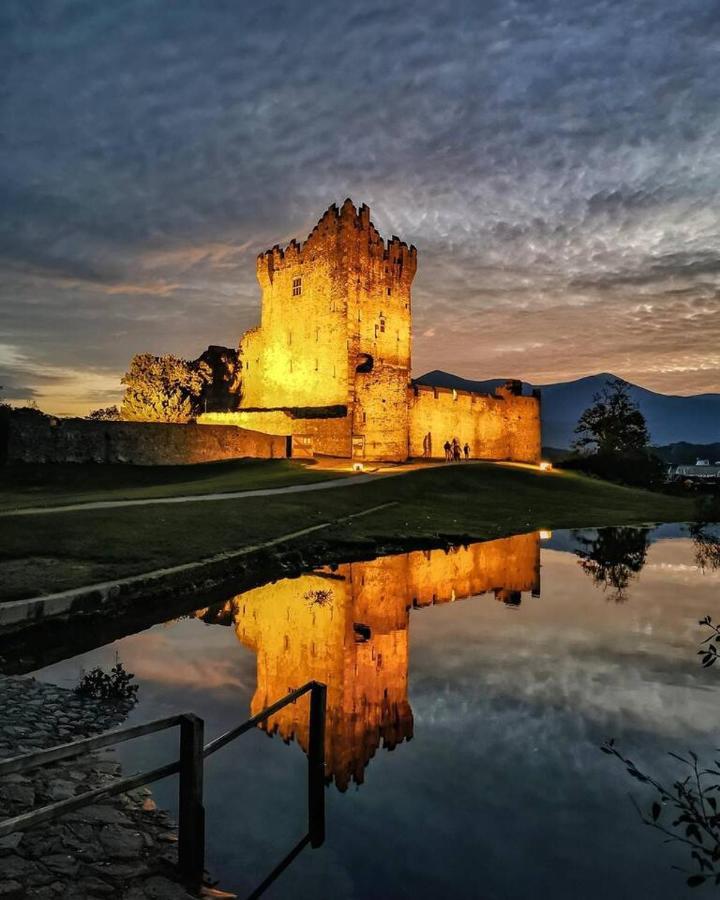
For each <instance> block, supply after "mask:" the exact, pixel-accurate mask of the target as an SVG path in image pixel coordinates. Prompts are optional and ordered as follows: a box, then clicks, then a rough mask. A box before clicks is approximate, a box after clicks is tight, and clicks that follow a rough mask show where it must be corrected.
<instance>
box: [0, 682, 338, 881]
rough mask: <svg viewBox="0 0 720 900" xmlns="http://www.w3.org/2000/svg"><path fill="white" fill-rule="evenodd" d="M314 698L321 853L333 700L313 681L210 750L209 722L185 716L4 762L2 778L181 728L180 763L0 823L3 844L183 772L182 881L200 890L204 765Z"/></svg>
mask: <svg viewBox="0 0 720 900" xmlns="http://www.w3.org/2000/svg"><path fill="white" fill-rule="evenodd" d="M308 692H309V693H310V740H309V745H308V837H307V839H308V840H309V842H310V845H311V846H312V847H319V846H321V844H322V843H323V841H324V840H325V707H326V699H327V688H326V686H325V685H324V684H322V683H321V682H319V681H308V682H307V684H304V685H303V686H302V687H300V688H298V689H297V690H295V691H291V692H290V693H289V694H287V695H286V696H285V697H282V698H281V699H280V700H278V701H277V702H276V703H273V704H272V705H271V706H268V707H266V708H265V709H263V710H262V711H261V712H259V713H258V714H257V715H255V716H253V717H252V718H251V719H248V720H247V721H246V722H243V723H242V724H241V725H238V726H237V727H236V728H233V729H231V730H230V731H227V732H225V733H224V734H221V735H220V736H219V737H217V738H215V739H214V740H212V741H210V742H209V743H207V744H205V745H203V733H204V722H203V720H202V719H200V718H199V717H198V716H196V715H193V714H192V713H182V714H180V715H175V716H169V717H166V718H164V719H156V720H155V721H153V722H145V723H143V724H142V725H133V726H131V727H129V728H115V729H113V730H111V731H106V732H104V733H103V734H99V735H96V736H94V737H89V738H82V739H81V740H78V741H72V742H70V743H68V744H60V745H58V746H57V747H50V748H49V749H47V750H39V751H33V752H31V753H24V754H21V755H20V756H13V757H10V759H6V760H2V761H0V777H2V776H4V775H10V774H13V773H17V772H24V771H27V770H29V769H34V768H37V766H41V765H46V764H48V763H52V762H58V761H59V760H62V759H68V758H70V757H73V756H79V755H80V754H82V753H89V752H91V751H93V750H99V749H102V748H103V747H108V746H111V745H113V744H120V743H123V742H124V741H129V740H132V739H133V738H136V737H142V736H143V735H146V734H153V733H156V732H158V731H164V730H166V729H168V728H174V727H176V726H178V725H179V726H180V758H179V759H178V760H176V761H175V762H172V763H168V764H167V765H165V766H161V767H159V768H157V769H152V770H150V771H148V772H141V773H139V774H137V775H130V776H128V777H127V778H121V779H120V780H119V781H113V782H110V783H109V784H105V785H102V786H101V787H97V788H94V789H93V790H90V791H85V792H84V793H82V794H78V795H76V796H75V797H70V798H69V799H67V800H60V801H58V802H57V803H51V804H48V805H47V806H43V807H41V808H40V809H36V810H33V811H32V812H27V813H22V814H21V815H19V816H14V817H13V818H12V819H5V820H4V821H2V822H0V838H2V837H5V836H6V835H8V834H12V833H13V832H15V831H21V830H26V829H28V828H32V827H33V826H35V825H40V824H41V823H43V822H49V821H51V820H52V819H56V818H58V817H59V816H61V815H64V814H65V813H68V812H71V811H72V810H75V809H80V808H82V807H83V806H87V805H88V804H89V803H92V802H93V801H94V800H97V799H98V798H99V797H111V796H114V795H115V794H121V793H125V792H126V791H129V790H133V789H134V788H137V787H141V786H142V785H146V784H152V783H153V782H155V781H159V780H160V779H161V778H166V777H167V776H168V775H174V774H176V773H177V772H179V773H180V788H179V815H178V865H179V868H180V871H181V873H182V875H183V876H184V877H185V878H186V879H187V880H188V881H189V882H191V883H193V884H197V885H199V884H200V883H201V881H202V877H203V873H204V866H205V809H204V807H203V760H204V759H205V757H207V756H210V754H212V753H215V752H216V751H217V750H219V749H220V748H221V747H224V746H225V745H226V744H228V743H230V741H233V740H235V738H237V737H240V735H241V734H245V732H246V731H250V730H251V729H253V728H255V727H256V726H257V725H258V724H259V723H260V722H263V721H265V720H266V719H268V718H270V716H272V715H274V714H275V713H276V712H278V711H279V710H280V709H282V708H283V707H284V706H287V705H288V704H290V703H294V702H295V701H296V700H298V699H299V698H300V697H302V696H303V695H304V694H307V693H308ZM304 840H305V839H304Z"/></svg>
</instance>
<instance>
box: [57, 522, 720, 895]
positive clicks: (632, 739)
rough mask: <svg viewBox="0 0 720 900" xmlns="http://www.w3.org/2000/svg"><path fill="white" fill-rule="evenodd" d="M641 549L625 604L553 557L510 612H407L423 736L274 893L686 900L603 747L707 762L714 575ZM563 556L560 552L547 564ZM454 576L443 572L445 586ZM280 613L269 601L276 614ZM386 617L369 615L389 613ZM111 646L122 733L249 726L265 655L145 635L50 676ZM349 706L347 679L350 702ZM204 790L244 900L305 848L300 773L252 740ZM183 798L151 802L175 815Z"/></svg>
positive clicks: (127, 755) (665, 542) (168, 747)
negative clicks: (705, 652)
mask: <svg viewBox="0 0 720 900" xmlns="http://www.w3.org/2000/svg"><path fill="white" fill-rule="evenodd" d="M652 537H659V538H660V540H657V541H656V542H654V543H652V544H651V546H650V548H649V550H648V554H647V560H646V564H645V566H644V568H643V570H642V573H641V575H640V577H639V578H637V579H635V580H632V581H631V583H630V585H629V588H628V591H627V599H626V600H625V602H623V603H616V602H613V600H612V599H611V598H610V597H609V595H608V593H607V592H603V591H602V590H601V589H600V588H599V587H597V586H595V585H594V584H593V581H592V579H591V578H589V577H588V576H587V575H586V574H585V573H584V572H583V571H582V569H581V568H580V566H579V565H578V559H577V557H576V556H574V555H572V554H571V553H568V552H565V551H564V550H562V549H552V548H550V547H548V543H547V542H543V550H542V558H541V561H542V573H541V574H542V595H541V596H540V597H531V596H530V594H529V593H527V592H526V593H523V595H522V604H521V605H520V606H519V607H517V608H512V607H509V606H507V605H505V604H504V603H501V602H496V600H495V599H494V596H493V594H492V593H489V594H483V595H482V596H478V597H475V598H473V599H468V600H463V601H462V602H457V603H445V604H438V605H435V606H432V607H429V608H425V609H418V610H413V611H411V612H410V614H409V625H408V633H409V652H408V657H409V681H408V699H409V702H410V706H411V707H412V714H413V718H414V725H413V731H414V737H413V739H412V740H411V741H409V742H404V743H401V744H399V745H398V746H397V747H396V749H395V750H394V751H393V752H385V751H383V750H378V751H377V753H375V755H374V757H373V758H372V759H371V760H370V762H369V765H368V767H367V769H366V771H365V773H364V774H365V783H364V784H363V785H362V786H360V787H358V788H357V789H356V788H355V787H354V786H351V787H350V789H349V790H348V791H347V792H346V793H340V792H339V791H337V790H335V789H334V788H331V789H329V790H328V792H327V801H328V809H327V819H328V839H327V842H326V844H325V846H324V847H323V848H322V849H321V850H318V851H309V850H306V851H305V852H304V853H303V854H301V856H300V857H299V858H298V859H297V860H296V861H295V862H294V863H293V866H292V868H291V869H290V870H289V871H288V872H287V873H286V874H285V875H284V876H283V877H282V878H281V879H280V881H279V882H278V883H277V884H276V885H275V887H274V888H272V889H271V890H270V892H269V893H268V896H269V897H278V898H280V897H288V896H292V897H293V898H295V897H297V898H304V897H308V898H309V897H314V898H317V897H332V898H353V900H360V898H362V900H365V898H376V897H377V898H395V897H439V896H443V897H444V896H454V897H462V898H465V897H467V898H471V897H472V898H477V897H482V898H515V897H529V896H534V895H535V894H536V893H538V892H540V891H541V890H542V891H543V892H544V893H547V894H548V896H552V897H553V898H557V897H568V898H569V897H573V898H579V897H582V898H595V897H597V898H600V897H602V898H605V897H608V896H615V897H630V896H653V897H660V898H665V897H667V898H677V897H682V896H684V881H683V877H682V875H680V874H679V873H674V872H672V871H671V869H670V865H671V864H672V863H673V862H674V863H677V864H681V865H682V864H685V862H686V861H685V857H684V855H683V852H682V851H680V850H676V849H673V848H668V847H666V846H664V845H663V843H662V839H661V836H660V835H657V834H655V833H654V832H652V831H651V830H650V829H647V828H644V827H642V826H641V825H640V824H639V822H638V821H637V818H636V814H635V812H634V810H633V809H632V807H631V806H630V804H629V802H628V799H627V792H628V790H635V791H636V790H637V788H636V786H635V785H634V783H631V782H630V780H629V779H628V778H627V777H626V775H625V773H624V770H623V769H622V767H621V766H620V765H619V763H616V762H615V761H613V760H609V759H608V758H607V757H605V756H603V755H602V754H601V753H599V751H598V745H599V744H600V743H601V742H602V741H603V740H604V739H605V738H606V737H609V736H615V737H616V738H617V739H619V740H620V741H621V744H622V747H623V749H625V750H626V752H627V753H628V754H629V755H630V756H631V757H633V758H634V759H635V760H636V761H637V762H638V763H639V764H641V765H642V766H644V767H647V768H650V769H652V770H653V771H654V772H658V773H660V774H663V773H664V774H670V773H673V772H674V771H675V770H674V769H673V768H672V767H671V766H669V764H668V760H667V757H666V756H665V753H666V751H667V750H676V751H681V750H684V749H686V748H687V747H688V746H692V747H693V749H695V750H697V751H698V752H699V753H701V755H702V754H703V753H705V755H706V756H707V755H708V754H709V753H710V752H711V751H712V749H713V748H714V747H715V746H716V745H717V741H718V738H717V724H716V710H717V694H716V691H717V686H718V678H720V673H719V672H716V671H715V670H709V671H707V670H703V669H701V668H700V666H699V663H698V659H697V657H696V655H695V649H696V645H697V642H698V640H699V638H700V636H701V629H700V628H699V627H698V625H697V620H698V619H699V618H701V617H702V616H704V615H705V614H706V613H710V614H713V612H715V614H716V615H717V609H716V608H717V598H718V586H719V585H720V573H705V574H704V575H703V574H701V573H700V572H699V571H698V569H697V568H696V567H695V566H694V565H693V548H692V544H691V542H690V541H689V540H687V539H685V538H680V539H668V536H667V535H666V534H660V535H658V534H657V533H656V534H654V535H652ZM572 540H573V539H572V538H571V537H570V536H569V535H567V534H562V533H558V534H556V535H554V536H553V538H552V547H569V546H570V544H571V541H572ZM461 562H462V560H461V561H460V563H461ZM446 563H447V560H445V561H442V565H441V566H440V568H439V569H437V568H436V571H442V572H443V575H442V578H447V577H448V576H447V574H446V569H445V566H446ZM498 564H499V563H498ZM518 565H523V563H522V560H520V562H519V563H518ZM360 571H361V570H360V569H359V568H357V567H356V569H355V570H354V573H353V575H352V579H353V580H354V583H356V584H359V582H358V581H357V578H358V574H359V573H360ZM363 571H364V572H365V573H368V572H370V570H363ZM372 571H373V572H374V573H375V576H374V577H376V576H377V573H378V571H379V570H378V569H377V566H375V568H374V569H373V570H372ZM348 577H349V576H348ZM498 577H499V576H498ZM346 580H347V579H346ZM521 580H522V579H521ZM295 584H296V585H297V588H298V590H299V587H300V586H301V585H300V582H296V583H295ZM367 584H373V585H374V584H376V582H375V581H372V580H371V579H370V577H368V581H367ZM285 585H287V582H286V583H285ZM495 586H499V585H497V584H496V585H495ZM442 587H443V586H442V585H438V588H442ZM528 587H529V586H528ZM373 589H375V588H373ZM422 589H429V588H428V586H427V583H426V582H423V588H422ZM353 590H354V591H355V594H357V592H358V590H359V589H355V588H353ZM377 590H378V591H380V588H377ZM398 590H399V588H398ZM412 591H414V592H415V591H416V586H413V588H412ZM296 593H297V590H296ZM302 593H303V592H302V591H300V597H302ZM441 593H442V591H441V590H438V596H441ZM281 595H282V585H281V586H279V588H278V591H277V597H278V598H280V597H281ZM244 596H245V595H244ZM354 596H355V595H354ZM271 598H272V594H270V593H267V594H266V595H263V602H264V603H266V604H270V603H273V602H277V603H278V604H279V603H280V599H278V600H277V601H273V600H272V599H271ZM378 598H379V599H378V600H377V602H376V606H377V607H378V608H380V607H381V604H384V603H386V602H390V601H391V600H392V598H391V597H390V595H389V594H383V595H382V596H381V594H380V593H379V594H378ZM199 599H200V598H199ZM367 600H368V598H367V597H366V598H365V602H366V607H365V614H366V616H367V615H369V614H370V613H368V605H367ZM355 601H356V602H361V601H357V596H355ZM355 601H354V602H355ZM283 602H285V601H284V600H283ZM288 602H290V601H288ZM199 605H201V604H200V603H199ZM259 608H260V609H261V610H264V609H265V606H260V607H259ZM283 610H284V607H283ZM237 611H238V610H237V608H235V613H237ZM386 613H387V614H388V615H389V613H388V611H387V610H384V612H383V614H386ZM246 615H247V611H246ZM283 615H285V613H284V612H283ZM235 624H236V625H237V624H238V623H237V622H236V623H235ZM295 627H297V626H296V625H293V628H295ZM316 627H319V626H317V625H316ZM291 637H292V633H291ZM373 640H375V636H373ZM378 640H379V638H378ZM348 646H349V649H348ZM115 648H117V649H118V650H119V653H120V657H121V659H122V660H123V662H124V663H125V665H126V667H127V668H129V669H130V670H132V671H134V672H135V673H136V675H137V677H138V680H139V682H140V685H141V688H140V697H141V701H140V704H139V705H138V707H137V708H136V709H135V711H134V712H133V713H132V716H131V721H141V720H146V719H149V718H153V717H156V716H160V715H163V714H166V713H169V712H174V711H177V710H180V709H187V710H193V711H196V712H198V713H199V714H200V715H201V716H203V717H204V718H205V721H206V729H207V734H208V736H210V737H212V736H214V735H215V734H217V733H218V732H219V731H220V730H221V729H223V728H225V727H228V726H230V725H232V724H234V723H236V722H239V721H241V720H243V719H244V718H246V717H247V715H248V712H249V709H250V705H251V703H252V700H253V695H254V694H255V692H256V688H259V685H258V673H259V670H258V669H257V666H258V665H259V660H260V656H261V655H262V652H263V648H260V654H259V655H258V657H257V658H256V655H255V653H254V652H253V651H252V650H251V649H250V648H249V647H248V646H244V645H243V644H242V643H240V641H238V639H237V637H236V635H235V628H234V627H233V626H232V625H230V626H225V627H222V626H218V625H205V624H204V623H202V622H200V621H197V620H183V621H179V622H175V623H171V624H168V625H160V626H157V627H155V628H152V629H150V630H149V631H146V632H144V633H142V634H139V635H136V636H134V637H130V638H126V639H124V640H122V641H120V642H118V644H117V645H114V646H113V647H105V648H102V649H100V650H97V651H94V652H92V653H88V654H85V655H84V656H83V657H81V658H76V659H75V660H70V661H66V662H63V663H59V664H57V665H54V666H52V667H51V668H49V669H47V670H45V671H44V672H43V677H46V678H48V679H49V680H53V681H56V682H58V683H66V684H68V683H72V682H73V681H74V680H75V678H76V677H77V674H78V671H79V668H80V665H84V666H86V667H87V666H88V665H92V664H96V663H98V662H102V663H104V664H108V663H110V662H111V661H112V660H113V658H114V652H115ZM326 649H327V650H328V653H329V654H330V656H332V653H331V652H330V650H331V648H326ZM369 649H370V648H367V647H362V646H361V647H360V651H362V652H365V650H369ZM357 650H358V648H357V647H355V646H354V645H345V646H344V649H343V653H344V654H345V655H347V654H348V653H349V654H350V656H351V660H350V663H349V664H348V665H349V666H350V668H348V665H345V667H344V668H343V670H342V671H343V673H344V675H343V677H345V678H346V679H347V678H348V673H350V674H352V672H356V673H357V677H358V678H360V677H361V676H363V670H362V657H361V656H359V655H357V652H356V651H357ZM289 652H290V656H292V644H291V645H290V651H289ZM352 654H356V655H354V656H353V655H352ZM288 659H290V657H288ZM280 663H281V660H280V661H279V662H278V665H280ZM288 664H289V663H288ZM322 664H323V665H325V664H326V661H323V662H322ZM353 667H354V668H353ZM278 671H279V673H280V675H279V677H282V670H281V669H280V670H278ZM264 677H266V676H265V675H262V676H261V678H264ZM267 677H268V678H269V677H270V676H267ZM338 677H340V676H338ZM363 677H364V676H363ZM390 677H395V676H391V675H388V678H390ZM270 683H271V684H272V685H274V684H275V682H272V681H271V682H270ZM396 686H397V685H396ZM401 687H402V688H403V689H404V684H403V685H401ZM351 688H352V685H348V684H347V683H346V682H343V690H344V693H343V694H342V696H343V697H347V696H348V694H347V691H348V690H349V689H351ZM342 702H349V701H347V700H345V701H342ZM174 746H175V744H174V738H170V737H169V736H168V737H166V738H164V739H163V740H160V741H158V740H157V738H155V739H152V741H148V740H147V739H144V740H143V741H141V742H137V743H136V744H135V745H132V746H130V745H127V746H125V747H123V748H122V758H123V760H124V762H125V765H126V767H127V768H128V769H130V768H133V767H136V766H139V765H146V764H150V763H153V762H156V761H157V762H160V761H162V760H163V759H167V758H168V756H169V754H170V753H172V752H173V750H174ZM206 771H207V776H206V792H207V821H208V834H209V841H208V843H209V848H208V849H209V852H208V863H209V867H210V869H211V871H212V872H213V874H214V875H215V876H216V877H219V878H220V879H221V881H222V883H223V885H224V886H226V887H229V888H235V889H239V890H240V892H241V893H242V892H243V891H247V890H249V889H250V888H251V887H253V886H254V885H255V884H256V883H257V882H258V881H259V880H260V879H261V878H262V877H263V876H264V875H265V874H266V873H267V871H269V869H270V868H272V866H273V865H275V863H276V862H278V861H279V859H280V857H281V856H282V855H283V854H284V853H285V852H286V851H288V850H289V849H290V847H291V846H292V844H293V843H294V842H295V841H296V840H297V839H298V838H299V837H300V836H301V835H302V834H303V833H304V830H305V820H304V815H305V808H304V803H305V791H306V782H305V772H306V766H305V758H304V756H303V754H302V753H301V752H300V750H299V748H298V747H297V746H296V745H295V744H293V745H291V746H289V747H286V746H285V745H284V744H283V742H282V741H281V740H279V739H275V740H269V739H268V738H267V737H266V736H265V735H264V734H262V733H260V732H257V733H252V734H250V735H247V736H245V737H244V738H241V739H240V740H239V741H237V742H235V743H234V744H231V745H230V746H229V747H227V748H226V749H224V750H223V751H220V753H219V754H218V755H217V756H215V757H213V758H211V759H210V760H209V762H208V764H207V770H206ZM174 790H175V785H174V784H171V783H170V782H167V783H163V784H160V785H156V786H155V788H154V792H155V794H156V796H157V797H158V799H159V800H160V802H161V803H163V804H166V805H168V806H171V807H172V805H173V804H174V794H173V791H174Z"/></svg>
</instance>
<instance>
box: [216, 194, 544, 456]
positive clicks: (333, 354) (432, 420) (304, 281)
mask: <svg viewBox="0 0 720 900" xmlns="http://www.w3.org/2000/svg"><path fill="white" fill-rule="evenodd" d="M416 268H417V251H416V249H415V247H412V246H410V247H408V245H407V244H406V243H405V242H403V241H401V240H400V239H399V238H397V237H395V236H393V237H392V239H391V240H389V241H385V240H383V238H382V237H381V236H380V234H379V233H378V231H377V229H376V228H375V226H374V225H373V224H372V222H371V221H370V210H369V209H368V207H367V206H365V205H363V206H361V207H360V208H359V209H356V208H355V205H354V204H353V203H352V201H351V200H349V199H348V200H346V201H345V203H344V204H343V205H342V207H341V208H340V209H338V207H337V206H335V205H333V206H331V207H330V208H329V209H328V210H327V212H326V213H325V214H324V215H323V217H322V218H321V219H320V221H319V222H318V224H317V225H316V226H315V228H314V229H313V231H312V233H311V234H310V236H309V237H308V239H307V240H306V241H305V243H304V244H302V245H300V244H299V243H298V242H297V241H292V242H291V243H290V244H289V245H288V246H287V247H286V248H285V249H281V248H280V247H279V246H276V247H273V248H272V250H268V251H267V252H266V253H263V254H261V255H260V256H259V257H258V260H257V278H258V281H259V283H260V287H261V289H262V314H261V323H260V326H259V327H258V328H255V329H253V330H252V331H248V332H247V333H246V334H245V335H243V337H242V339H241V342H240V355H241V360H242V366H243V371H242V399H241V403H240V409H239V410H238V411H237V412H229V413H210V414H206V415H203V416H201V418H200V421H201V422H203V423H214V424H234V425H240V426H243V427H245V428H254V429H256V430H258V431H263V432H267V433H271V434H284V435H298V436H305V437H307V438H309V439H311V440H312V444H313V447H314V450H315V452H317V453H321V454H329V455H336V456H345V457H353V458H356V459H373V460H397V461H400V460H405V459H407V458H408V456H426V457H435V458H437V457H442V456H443V455H444V450H443V444H444V443H445V441H446V440H448V439H450V440H452V438H454V437H457V438H458V440H459V441H460V443H461V444H465V442H467V443H468V444H469V445H470V448H471V454H472V456H473V457H474V458H487V459H513V460H518V461H523V462H537V461H538V459H539V457H540V410H539V398H538V397H520V396H516V394H515V393H514V392H513V391H512V390H506V391H504V392H499V393H498V394H497V395H493V396H488V395H480V394H478V395H469V394H468V395H464V396H463V397H462V399H461V397H460V396H458V394H457V392H447V391H434V392H433V389H432V388H430V389H427V388H424V387H423V388H421V387H419V386H413V385H412V383H411V379H410V368H411V323H412V319H411V296H410V288H411V285H412V281H413V278H414V276H415V271H416ZM427 390H429V391H430V395H428V394H427V393H426V392H427ZM430 398H431V399H432V402H429V401H430Z"/></svg>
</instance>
